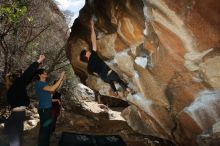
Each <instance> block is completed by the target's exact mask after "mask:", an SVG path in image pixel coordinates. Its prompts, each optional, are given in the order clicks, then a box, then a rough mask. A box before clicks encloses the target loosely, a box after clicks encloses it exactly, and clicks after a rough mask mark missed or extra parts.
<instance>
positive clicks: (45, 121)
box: [38, 108, 53, 146]
mask: <svg viewBox="0 0 220 146" xmlns="http://www.w3.org/2000/svg"><path fill="white" fill-rule="evenodd" d="M38 113H39V115H40V130H39V136H38V146H49V145H50V135H51V130H52V129H51V128H52V127H51V126H52V121H53V119H52V110H51V108H46V109H38Z"/></svg>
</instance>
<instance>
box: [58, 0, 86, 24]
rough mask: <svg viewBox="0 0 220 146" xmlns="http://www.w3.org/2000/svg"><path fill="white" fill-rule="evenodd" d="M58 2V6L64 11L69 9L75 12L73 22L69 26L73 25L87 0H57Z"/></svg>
mask: <svg viewBox="0 0 220 146" xmlns="http://www.w3.org/2000/svg"><path fill="white" fill-rule="evenodd" d="M56 1H57V2H58V7H59V8H60V9H61V10H62V11H66V10H69V11H71V12H73V13H74V15H73V17H72V20H71V23H70V24H69V26H71V25H72V23H73V22H74V20H75V19H76V18H77V17H78V16H79V10H80V9H82V7H83V6H84V5H85V0H56Z"/></svg>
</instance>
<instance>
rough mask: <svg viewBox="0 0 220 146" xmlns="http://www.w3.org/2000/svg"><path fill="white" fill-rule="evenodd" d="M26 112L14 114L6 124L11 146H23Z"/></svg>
mask: <svg viewBox="0 0 220 146" xmlns="http://www.w3.org/2000/svg"><path fill="white" fill-rule="evenodd" d="M24 119H25V111H19V112H12V113H11V115H10V116H9V117H8V119H7V120H6V123H5V130H6V133H7V135H8V138H9V143H10V146H21V144H22V134H23V129H24Z"/></svg>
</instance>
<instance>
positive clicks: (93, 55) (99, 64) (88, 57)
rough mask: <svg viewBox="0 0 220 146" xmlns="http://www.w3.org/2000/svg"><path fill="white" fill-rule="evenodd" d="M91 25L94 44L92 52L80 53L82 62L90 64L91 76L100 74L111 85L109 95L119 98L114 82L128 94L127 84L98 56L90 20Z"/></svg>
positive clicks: (92, 29)
mask: <svg viewBox="0 0 220 146" xmlns="http://www.w3.org/2000/svg"><path fill="white" fill-rule="evenodd" d="M90 23H91V42H92V51H88V50H82V51H81V53H80V60H81V61H83V62H86V63H88V66H87V71H88V73H91V74H94V73H95V74H98V76H100V77H101V79H102V80H103V81H104V82H106V83H108V84H110V86H111V89H110V90H109V94H110V95H111V96H118V91H117V89H116V87H115V84H114V82H117V83H119V84H120V86H121V87H122V88H123V89H124V90H125V91H127V92H129V91H130V89H129V88H128V85H127V83H125V82H124V81H122V80H121V79H120V77H119V76H118V74H117V73H116V72H115V71H113V70H112V69H111V68H110V67H109V66H108V65H107V64H106V63H105V62H104V61H103V60H102V59H101V58H100V57H99V56H98V54H97V44H96V34H95V30H94V22H93V19H91V20H90Z"/></svg>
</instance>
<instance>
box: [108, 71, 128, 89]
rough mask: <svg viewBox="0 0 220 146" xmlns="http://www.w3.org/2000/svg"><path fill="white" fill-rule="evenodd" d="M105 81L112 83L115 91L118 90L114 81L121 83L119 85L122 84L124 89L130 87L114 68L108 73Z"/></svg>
mask: <svg viewBox="0 0 220 146" xmlns="http://www.w3.org/2000/svg"><path fill="white" fill-rule="evenodd" d="M104 81H105V82H107V83H109V84H110V86H111V88H112V90H113V91H114V92H116V91H117V89H116V87H115V84H114V82H117V83H119V85H120V86H121V87H122V88H123V89H126V88H128V85H127V84H126V83H125V82H124V81H122V80H121V79H120V77H119V76H118V74H117V73H116V72H115V71H113V70H112V72H111V73H110V74H109V75H107V77H106V78H105V79H104Z"/></svg>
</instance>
